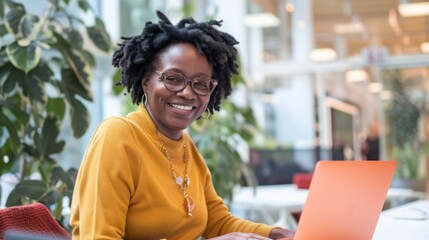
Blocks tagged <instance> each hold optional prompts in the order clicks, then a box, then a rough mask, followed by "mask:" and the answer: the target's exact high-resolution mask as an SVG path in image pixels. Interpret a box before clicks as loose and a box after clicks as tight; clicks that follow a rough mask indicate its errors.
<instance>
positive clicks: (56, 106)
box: [46, 98, 66, 120]
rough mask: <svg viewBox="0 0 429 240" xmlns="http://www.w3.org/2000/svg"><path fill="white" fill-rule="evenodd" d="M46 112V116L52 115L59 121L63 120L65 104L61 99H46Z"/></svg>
mask: <svg viewBox="0 0 429 240" xmlns="http://www.w3.org/2000/svg"><path fill="white" fill-rule="evenodd" d="M46 112H47V113H48V114H54V115H55V116H57V117H58V118H59V119H60V120H62V119H64V115H65V112H66V103H65V102H64V99H63V98H48V103H47V104H46Z"/></svg>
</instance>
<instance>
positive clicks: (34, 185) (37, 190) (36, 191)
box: [15, 180, 48, 199]
mask: <svg viewBox="0 0 429 240" xmlns="http://www.w3.org/2000/svg"><path fill="white" fill-rule="evenodd" d="M15 189H16V191H17V192H18V193H19V194H21V195H24V196H27V197H29V198H31V199H38V198H40V197H41V196H42V195H43V194H44V193H45V192H46V191H47V190H48V187H47V186H46V184H45V183H44V182H43V181H40V180H23V181H21V182H19V183H18V184H16V187H15Z"/></svg>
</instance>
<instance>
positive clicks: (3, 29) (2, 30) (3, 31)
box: [0, 24, 7, 47]
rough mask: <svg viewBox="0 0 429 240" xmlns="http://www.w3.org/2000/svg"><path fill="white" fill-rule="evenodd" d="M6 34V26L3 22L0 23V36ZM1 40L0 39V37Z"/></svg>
mask: <svg viewBox="0 0 429 240" xmlns="http://www.w3.org/2000/svg"><path fill="white" fill-rule="evenodd" d="M6 34H7V28H6V26H5V25H4V24H0V37H3V36H5V35H6ZM0 41H1V39H0ZM1 46H2V44H1V42H0V47H1Z"/></svg>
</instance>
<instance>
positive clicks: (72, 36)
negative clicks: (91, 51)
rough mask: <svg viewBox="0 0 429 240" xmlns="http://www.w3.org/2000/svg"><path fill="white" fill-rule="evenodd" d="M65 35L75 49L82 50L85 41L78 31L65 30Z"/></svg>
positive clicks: (72, 29)
mask: <svg viewBox="0 0 429 240" xmlns="http://www.w3.org/2000/svg"><path fill="white" fill-rule="evenodd" d="M63 34H64V36H65V37H66V39H67V40H68V42H69V43H70V45H71V46H72V47H73V48H75V49H79V50H80V49H82V47H83V39H82V36H81V35H80V32H79V31H78V30H76V29H74V28H64V29H63Z"/></svg>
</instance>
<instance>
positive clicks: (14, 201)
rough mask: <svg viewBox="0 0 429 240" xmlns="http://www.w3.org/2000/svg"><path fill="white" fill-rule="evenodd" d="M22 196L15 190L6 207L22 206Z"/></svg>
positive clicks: (8, 198) (11, 193)
mask: <svg viewBox="0 0 429 240" xmlns="http://www.w3.org/2000/svg"><path fill="white" fill-rule="evenodd" d="M21 198H22V195H21V194H20V193H18V192H17V191H16V189H13V190H12V191H11V192H10V193H9V196H8V197H7V200H6V207H12V206H19V205H22V200H21Z"/></svg>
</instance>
